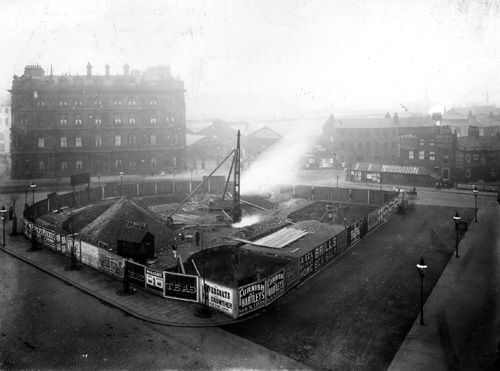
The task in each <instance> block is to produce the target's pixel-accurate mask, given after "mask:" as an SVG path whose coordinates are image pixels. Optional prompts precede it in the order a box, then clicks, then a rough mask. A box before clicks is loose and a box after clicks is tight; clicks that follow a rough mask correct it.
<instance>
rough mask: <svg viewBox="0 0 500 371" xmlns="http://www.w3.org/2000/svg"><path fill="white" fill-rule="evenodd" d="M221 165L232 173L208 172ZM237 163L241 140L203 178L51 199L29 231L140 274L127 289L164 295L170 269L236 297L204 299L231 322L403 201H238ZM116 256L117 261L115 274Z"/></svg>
mask: <svg viewBox="0 0 500 371" xmlns="http://www.w3.org/2000/svg"><path fill="white" fill-rule="evenodd" d="M226 161H227V162H229V161H230V162H231V165H230V167H229V172H228V174H227V175H226V176H224V175H214V174H216V172H217V170H219V169H220V168H221V166H222V165H223V164H225V163H226ZM240 162H241V161H240V145H239V133H238V137H237V141H236V148H235V149H233V150H232V151H231V153H229V154H228V156H226V158H225V159H224V160H223V161H222V162H221V163H220V164H219V165H218V166H217V167H216V168H215V169H214V170H213V171H212V173H211V174H210V175H208V176H206V177H204V179H203V180H202V181H198V182H193V181H182V180H180V181H177V182H173V181H168V182H163V183H154V184H152V183H142V184H126V185H122V184H119V185H117V184H107V185H106V186H104V187H101V188H100V189H97V190H96V189H92V190H90V189H87V190H81V191H79V192H77V193H75V192H73V193H72V194H71V193H70V194H66V195H55V196H54V195H52V198H51V197H48V199H47V200H45V201H46V202H45V203H43V202H39V203H37V204H35V205H34V206H33V207H31V209H29V210H27V212H26V213H25V219H26V220H27V221H29V222H31V223H32V224H31V225H30V223H29V222H28V224H27V225H25V234H26V235H27V236H28V237H31V238H33V239H35V240H41V241H39V242H42V243H44V244H49V245H50V246H55V247H54V249H55V250H56V251H58V247H57V245H58V243H59V244H60V245H61V246H62V245H63V244H64V243H65V244H66V247H65V248H63V247H61V251H62V252H63V253H65V252H66V253H68V254H76V255H77V256H79V259H80V261H82V262H85V261H86V260H88V261H89V262H90V263H92V261H93V260H92V259H95V260H97V262H95V263H93V264H94V265H96V266H97V268H98V269H100V266H99V265H103V263H102V261H103V260H106V261H107V263H106V264H108V265H109V267H107V268H108V271H109V270H111V271H112V272H111V273H113V274H115V276H117V277H120V275H121V277H127V275H128V274H130V275H131V277H132V276H133V277H140V278H139V279H138V281H137V280H136V281H134V279H135V278H134V279H132V280H131V282H132V283H136V284H138V285H139V286H141V285H143V284H144V285H145V288H146V289H148V284H147V282H149V281H151V282H152V283H150V286H151V287H152V288H155V289H160V288H161V289H162V290H163V288H164V287H165V286H166V282H165V281H166V276H165V275H164V272H169V273H172V274H176V275H180V276H182V275H185V276H186V277H197V279H199V280H200V281H201V280H203V285H204V286H207V285H210V284H213V285H214V286H217V287H222V288H225V289H227V290H229V291H231V290H232V291H231V294H230V295H229V294H228V295H229V297H230V301H231V303H230V304H227V303H226V304H225V308H224V305H222V308H221V307H219V305H218V304H217V303H220V301H217V300H212V299H213V298H210V299H209V302H213V303H214V305H213V306H214V307H215V308H216V309H221V310H222V311H223V312H226V313H227V314H229V315H231V316H234V317H236V316H238V315H242V314H245V313H248V312H250V311H253V310H255V309H258V308H259V307H262V306H264V305H267V304H269V303H270V302H271V301H272V300H274V299H275V298H276V297H278V296H280V295H282V294H283V293H284V292H286V291H287V290H288V289H290V288H292V287H293V286H294V285H296V284H297V283H298V282H299V281H301V280H302V279H305V278H306V277H307V276H309V275H310V274H312V273H313V272H315V271H317V270H318V269H320V268H321V266H323V265H324V264H326V263H327V262H328V261H330V260H332V259H333V258H335V257H337V256H339V255H340V254H341V253H342V252H343V251H345V250H346V249H347V248H349V247H350V246H352V245H354V244H355V243H356V242H357V241H359V240H360V239H361V238H363V237H364V235H366V233H367V232H368V231H369V230H370V229H372V228H373V227H374V226H375V225H377V224H378V223H381V222H383V221H384V220H385V219H386V218H388V217H390V216H391V215H392V214H393V213H395V211H396V208H397V205H398V202H399V201H398V195H397V194H396V193H393V192H387V191H382V190H380V191H379V190H362V189H343V188H329V187H316V188H315V187H310V186H298V185H281V186H277V187H273V188H272V189H269V191H268V192H266V193H265V194H261V195H259V194H254V195H251V194H244V195H242V194H241V192H240V187H241V173H240ZM219 174H220V173H219ZM96 198H97V200H95V199H96ZM93 200H94V201H93ZM35 206H36V207H35ZM36 227H38V229H37V228H36ZM40 228H41V229H42V230H45V232H43V233H42V232H40V231H39V229H40ZM32 231H35V232H36V233H32ZM33 236H34V237H33ZM70 240H71V243H70V242H69V241H70ZM75 241H76V246H77V248H76V250H77V251H76V252H75V251H74V250H75V248H74V245H75ZM90 247H92V249H93V250H92V249H91V248H90ZM64 249H66V250H64ZM90 250H92V251H93V252H89V251H90ZM78 254H79V255H78ZM82 254H83V255H82ZM85 254H88V255H89V256H90V255H91V256H93V258H91V257H85ZM106 254H109V256H107V255H106ZM104 257H105V258H104ZM117 259H123V262H119V261H118V262H117V263H115V266H116V267H115V268H113V267H111V266H112V265H113V264H112V263H110V261H111V262H112V261H113V260H117ZM90 265H92V264H90ZM120 265H123V267H122V269H121V270H120V267H118V266H120ZM127 266H128V267H132V268H130V269H129V268H127ZM113 269H114V270H113ZM103 270H104V271H105V270H106V269H103ZM132 271H134V272H136V273H130V272H132ZM138 271H140V273H137V272H138ZM142 272H144V273H142ZM147 272H149V273H147ZM151 272H153V273H151ZM154 272H158V273H157V274H156V275H155V273H154ZM162 272H163V273H162ZM108 273H109V272H108ZM148 274H150V275H151V277H153V276H155V277H156V278H154V279H153V278H151V279H149V278H148ZM141 275H143V276H141ZM160 277H161V278H160ZM148 280H149V281H148ZM197 282H198V281H197ZM154 285H156V287H154ZM247 285H257V286H255V287H254V288H253V289H252V290H250V291H251V292H252V293H253V294H252V295H253V296H252V297H253V298H252V299H248V298H247V299H242V297H241V296H242V292H244V293H246V292H247V291H248V290H246V291H245V290H244V289H245V286H247ZM199 287H200V286H199V284H198V283H197V284H196V290H197V291H198V292H197V295H196V300H197V301H200V300H201V301H203V300H204V299H203V297H205V296H207V295H208V294H207V295H204V293H205V290H206V288H204V289H199ZM242 290H243V291H242ZM259 290H261V291H262V293H261V294H259V293H255V291H259ZM153 291H154V290H153ZM156 291H158V290H156ZM271 292H272V293H273V294H272V295H271V294H270V293H271ZM154 293H158V292H154ZM219 293H220V292H219ZM161 294H162V295H163V296H166V297H171V296H168V295H166V293H165V292H163V291H162V292H161ZM228 295H221V296H222V297H223V298H224V299H227V296H228ZM259 295H260V296H259ZM259 297H261V298H263V299H262V300H261V301H260V302H259V300H258V298H259ZM238 298H239V299H238ZM245 300H246V301H245ZM238 301H239V304H238V303H237V302H238ZM205 302H206V301H205ZM245 303H247V304H248V305H244V304H245ZM228 308H229V309H228Z"/></svg>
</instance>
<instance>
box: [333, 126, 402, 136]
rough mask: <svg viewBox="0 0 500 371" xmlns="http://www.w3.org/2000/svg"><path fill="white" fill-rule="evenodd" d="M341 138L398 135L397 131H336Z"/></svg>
mask: <svg viewBox="0 0 500 371" xmlns="http://www.w3.org/2000/svg"><path fill="white" fill-rule="evenodd" d="M336 133H337V134H339V136H341V137H344V136H349V137H358V136H363V137H370V136H372V135H373V136H380V137H381V136H389V135H392V136H396V135H397V129H390V128H389V129H385V128H384V129H362V130H361V129H359V130H352V129H347V130H346V129H344V130H337V131H336Z"/></svg>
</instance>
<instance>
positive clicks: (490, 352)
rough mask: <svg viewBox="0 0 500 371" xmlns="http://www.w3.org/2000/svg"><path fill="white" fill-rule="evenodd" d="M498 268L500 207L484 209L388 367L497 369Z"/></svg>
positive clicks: (396, 370) (499, 365)
mask: <svg viewBox="0 0 500 371" xmlns="http://www.w3.org/2000/svg"><path fill="white" fill-rule="evenodd" d="M499 267H500V207H499V206H490V207H486V208H481V209H480V210H479V213H478V223H475V222H472V223H471V224H470V225H469V229H468V231H467V233H466V234H465V236H464V238H463V239H462V240H461V242H460V245H459V257H458V258H456V257H455V256H454V255H453V256H452V257H451V258H450V261H449V263H448V265H447V267H446V269H445V270H444V271H443V273H442V275H441V277H440V279H439V281H438V282H437V284H436V285H435V286H434V289H433V290H432V293H431V294H430V296H429V297H428V299H427V301H426V303H425V306H424V323H425V324H424V325H420V317H418V318H417V319H416V320H415V322H414V324H413V326H412V328H411V330H410V331H409V332H408V334H407V336H406V338H405V340H404V342H403V343H402V344H401V346H400V348H399V350H398V352H397V354H396V356H395V357H394V359H393V361H392V363H391V365H390V367H389V368H388V370H390V371H401V370H403V371H405V370H412V371H415V370H470V369H480V370H499V369H500V269H499ZM428 269H432V267H429V268H428ZM424 279H425V278H424Z"/></svg>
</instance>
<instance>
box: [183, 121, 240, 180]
mask: <svg viewBox="0 0 500 371" xmlns="http://www.w3.org/2000/svg"><path fill="white" fill-rule="evenodd" d="M236 135H237V131H236V130H234V129H233V128H231V127H230V126H229V125H228V124H227V123H226V122H224V121H222V120H215V121H213V123H212V124H211V125H210V126H208V127H205V128H203V129H201V130H200V131H198V132H196V133H195V134H190V135H188V136H187V140H188V142H189V143H188V168H189V169H191V170H198V169H201V170H204V169H206V168H208V169H214V168H215V167H216V166H217V165H218V164H219V163H220V162H221V161H222V160H223V159H224V158H225V157H226V156H227V155H228V154H229V153H230V152H231V151H232V150H233V148H235V147H236ZM230 165H231V163H230V162H229V163H228V164H227V166H228V167H229V166H230Z"/></svg>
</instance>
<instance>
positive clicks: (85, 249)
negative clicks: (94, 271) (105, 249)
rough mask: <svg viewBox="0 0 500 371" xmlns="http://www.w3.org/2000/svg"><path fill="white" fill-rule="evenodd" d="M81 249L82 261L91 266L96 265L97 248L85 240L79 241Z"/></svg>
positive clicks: (97, 257)
mask: <svg viewBox="0 0 500 371" xmlns="http://www.w3.org/2000/svg"><path fill="white" fill-rule="evenodd" d="M80 245H81V251H82V263H83V264H85V265H88V266H90V267H92V268H97V267H98V261H99V249H98V248H97V247H95V246H94V245H91V244H89V243H87V242H84V241H80Z"/></svg>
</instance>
